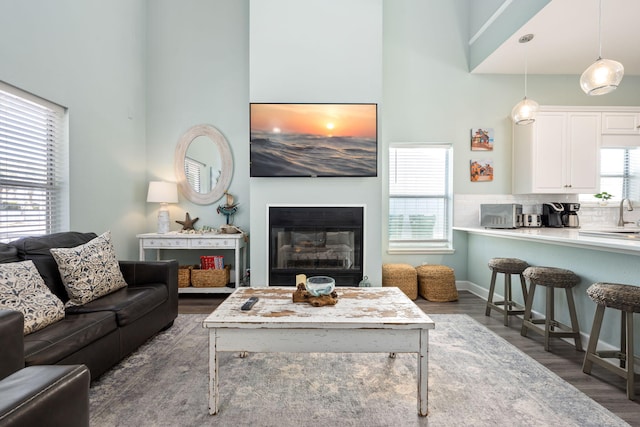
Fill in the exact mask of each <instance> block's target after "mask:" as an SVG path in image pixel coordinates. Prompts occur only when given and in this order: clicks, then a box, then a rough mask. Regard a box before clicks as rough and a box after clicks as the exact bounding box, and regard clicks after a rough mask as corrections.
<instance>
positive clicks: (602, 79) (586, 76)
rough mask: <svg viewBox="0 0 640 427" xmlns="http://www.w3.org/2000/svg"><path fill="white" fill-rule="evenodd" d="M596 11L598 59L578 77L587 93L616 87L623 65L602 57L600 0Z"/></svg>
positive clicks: (599, 93)
mask: <svg viewBox="0 0 640 427" xmlns="http://www.w3.org/2000/svg"><path fill="white" fill-rule="evenodd" d="M599 8H600V10H599V11H598V49H599V50H598V59H597V60H596V62H594V63H593V64H591V66H590V67H589V68H587V69H586V70H585V71H584V73H582V76H581V77H580V87H582V90H583V91H584V93H586V94H587V95H604V94H605V93H609V92H612V91H614V90H616V89H617V88H618V85H619V84H620V82H621V81H622V77H623V76H624V67H623V66H622V64H621V63H619V62H618V61H614V60H612V59H602V0H600V2H599Z"/></svg>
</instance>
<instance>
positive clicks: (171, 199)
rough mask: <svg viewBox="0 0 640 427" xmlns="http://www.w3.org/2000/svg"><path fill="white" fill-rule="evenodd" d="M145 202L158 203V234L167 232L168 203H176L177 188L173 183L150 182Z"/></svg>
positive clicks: (168, 221) (168, 222)
mask: <svg viewBox="0 0 640 427" xmlns="http://www.w3.org/2000/svg"><path fill="white" fill-rule="evenodd" d="M147 202H149V203H160V210H159V211H158V233H159V234H165V233H168V232H169V226H170V220H169V209H168V204H169V203H178V186H177V184H175V183H173V182H164V181H150V182H149V192H148V193H147Z"/></svg>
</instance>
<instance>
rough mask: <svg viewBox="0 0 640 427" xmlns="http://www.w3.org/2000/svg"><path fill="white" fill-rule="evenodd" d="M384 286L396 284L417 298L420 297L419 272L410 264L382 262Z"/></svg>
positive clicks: (409, 295)
mask: <svg viewBox="0 0 640 427" xmlns="http://www.w3.org/2000/svg"><path fill="white" fill-rule="evenodd" d="M382 286H396V287H398V288H399V289H400V290H401V291H402V292H404V293H405V294H406V295H407V296H408V297H409V298H410V299H412V300H415V299H416V298H418V273H417V272H416V269H415V267H414V266H412V265H409V264H382Z"/></svg>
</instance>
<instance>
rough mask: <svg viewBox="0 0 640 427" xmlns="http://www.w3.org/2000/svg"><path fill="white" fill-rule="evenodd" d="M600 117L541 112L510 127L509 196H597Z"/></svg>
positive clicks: (587, 114)
mask: <svg viewBox="0 0 640 427" xmlns="http://www.w3.org/2000/svg"><path fill="white" fill-rule="evenodd" d="M600 141H601V113H600V112H589V111H576V112H571V111H541V112H540V113H538V116H537V118H536V121H535V123H533V124H531V125H527V126H518V125H514V126H513V191H512V192H513V194H579V193H597V192H598V188H599V184H600V176H599V175H600Z"/></svg>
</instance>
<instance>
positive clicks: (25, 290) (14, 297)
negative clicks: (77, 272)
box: [0, 261, 64, 335]
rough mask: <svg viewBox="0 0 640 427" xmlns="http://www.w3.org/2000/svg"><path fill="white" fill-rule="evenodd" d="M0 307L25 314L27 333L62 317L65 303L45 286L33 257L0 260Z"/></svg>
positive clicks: (25, 329) (25, 330)
mask: <svg viewBox="0 0 640 427" xmlns="http://www.w3.org/2000/svg"><path fill="white" fill-rule="evenodd" d="M0 308H6V309H10V310H16V311H19V312H21V313H22V314H23V316H24V333H25V335H26V334H30V333H32V332H35V331H37V330H39V329H42V328H44V327H45V326H48V325H50V324H52V323H55V322H57V321H59V320H60V319H62V318H64V305H63V304H62V301H60V299H58V297H56V296H55V295H54V294H53V293H52V292H51V291H50V290H49V288H47V286H46V285H45V284H44V281H43V280H42V277H40V274H39V273H38V270H37V269H36V266H35V265H34V264H33V261H22V262H12V263H6V264H0Z"/></svg>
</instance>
